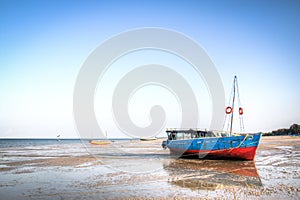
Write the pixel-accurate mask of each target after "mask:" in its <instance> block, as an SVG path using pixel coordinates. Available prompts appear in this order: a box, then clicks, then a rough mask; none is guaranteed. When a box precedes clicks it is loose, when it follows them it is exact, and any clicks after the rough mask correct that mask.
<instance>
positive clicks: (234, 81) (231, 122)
mask: <svg viewBox="0 0 300 200" xmlns="http://www.w3.org/2000/svg"><path fill="white" fill-rule="evenodd" d="M236 79H237V77H236V76H234V80H233V99H232V107H231V108H232V112H231V119H230V136H231V134H232V125H233V111H234V101H235V90H236V88H235V85H236Z"/></svg>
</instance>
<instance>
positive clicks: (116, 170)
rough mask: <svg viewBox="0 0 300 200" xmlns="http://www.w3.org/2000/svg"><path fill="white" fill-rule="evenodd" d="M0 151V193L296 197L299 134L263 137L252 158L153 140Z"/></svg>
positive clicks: (20, 195) (298, 193) (88, 196)
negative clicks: (176, 149)
mask: <svg viewBox="0 0 300 200" xmlns="http://www.w3.org/2000/svg"><path fill="white" fill-rule="evenodd" d="M0 156H1V162H0V177H1V178H0V194H1V199H300V170H299V169H300V168H299V167H300V138H299V137H290V136H274V137H273V136H272V137H263V138H262V141H261V144H260V146H259V149H258V152H257V156H256V160H255V161H254V162H247V161H230V160H199V159H182V158H180V159H179V158H174V157H171V156H169V151H168V150H163V149H162V148H161V140H155V141H122V142H120V141H113V142H112V143H111V144H109V145H103V146H98V145H91V144H89V143H84V144H81V143H78V144H67V145H65V144H56V145H49V146H39V147H34V148H31V147H26V148H24V147H22V148H16V147H14V148H0Z"/></svg>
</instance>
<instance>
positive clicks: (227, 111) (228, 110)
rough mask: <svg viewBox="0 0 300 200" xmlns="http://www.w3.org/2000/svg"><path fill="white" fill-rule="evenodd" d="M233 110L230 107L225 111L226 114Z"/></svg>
mask: <svg viewBox="0 0 300 200" xmlns="http://www.w3.org/2000/svg"><path fill="white" fill-rule="evenodd" d="M232 111H233V109H232V108H231V107H230V106H227V107H226V109H225V112H226V114H230V113H232Z"/></svg>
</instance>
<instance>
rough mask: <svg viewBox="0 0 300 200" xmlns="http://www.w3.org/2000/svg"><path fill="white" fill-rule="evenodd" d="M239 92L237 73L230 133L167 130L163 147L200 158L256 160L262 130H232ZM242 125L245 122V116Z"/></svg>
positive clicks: (230, 116)
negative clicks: (234, 131) (245, 131)
mask: <svg viewBox="0 0 300 200" xmlns="http://www.w3.org/2000/svg"><path fill="white" fill-rule="evenodd" d="M236 92H237V93H238V85H237V77H236V76H235V77H234V84H233V98H232V106H228V107H226V109H225V112H226V118H228V116H229V120H228V121H229V122H230V131H229V132H225V131H203V130H197V129H187V130H185V129H180V130H176V129H173V130H167V131H166V132H167V135H168V140H166V141H163V143H162V147H163V148H168V149H169V150H170V153H171V154H173V155H176V156H190V155H196V156H198V157H199V158H214V159H239V160H254V158H255V155H256V150H257V147H258V145H259V142H260V139H261V135H262V133H255V134H234V133H232V124H233V111H234V103H235V96H236ZM238 97H239V94H238ZM239 104H240V101H239ZM238 110H239V115H240V118H241V116H242V115H243V113H244V111H243V109H242V107H240V105H239V109H238ZM225 121H226V120H225ZM240 124H243V121H242V119H241V123H240ZM243 129H244V126H243V125H241V130H243Z"/></svg>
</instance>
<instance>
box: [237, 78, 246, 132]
mask: <svg viewBox="0 0 300 200" xmlns="http://www.w3.org/2000/svg"><path fill="white" fill-rule="evenodd" d="M236 91H237V96H238V104H239V108H241V107H242V104H241V98H240V92H239V86H238V80H237V79H236ZM239 118H240V131H241V132H242V133H244V132H245V126H244V119H243V115H239Z"/></svg>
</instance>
